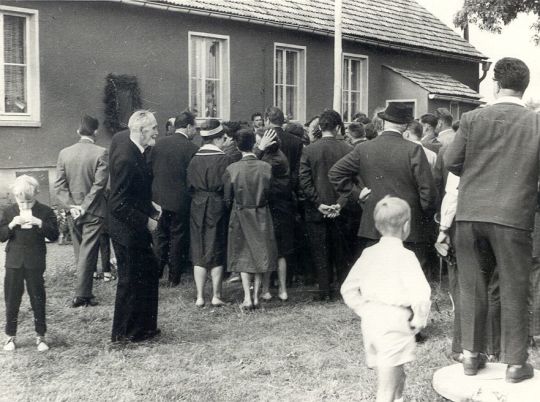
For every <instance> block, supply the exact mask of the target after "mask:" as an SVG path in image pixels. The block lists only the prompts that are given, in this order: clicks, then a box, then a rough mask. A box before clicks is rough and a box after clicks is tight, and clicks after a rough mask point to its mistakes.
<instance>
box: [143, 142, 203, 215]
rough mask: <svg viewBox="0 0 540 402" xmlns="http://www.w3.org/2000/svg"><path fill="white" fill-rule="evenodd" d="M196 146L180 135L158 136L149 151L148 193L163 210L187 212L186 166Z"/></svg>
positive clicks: (189, 199) (195, 150)
mask: <svg viewBox="0 0 540 402" xmlns="http://www.w3.org/2000/svg"><path fill="white" fill-rule="evenodd" d="M198 149H199V148H198V147H197V146H196V145H195V144H193V143H192V142H191V141H190V140H188V139H187V137H185V136H184V135H183V134H180V133H174V134H173V135H170V136H168V137H163V138H160V139H159V140H158V141H157V142H156V145H155V146H154V149H153V150H152V158H151V163H152V173H153V175H154V181H153V184H152V196H153V199H154V201H155V202H156V203H158V204H159V205H161V207H162V208H163V209H164V210H168V211H173V212H176V213H182V212H184V213H189V206H190V203H191V198H190V195H189V191H188V185H187V168H188V166H189V162H190V161H191V158H192V157H193V155H195V153H196V152H197V150H198Z"/></svg>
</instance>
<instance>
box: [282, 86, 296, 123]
mask: <svg viewBox="0 0 540 402" xmlns="http://www.w3.org/2000/svg"><path fill="white" fill-rule="evenodd" d="M286 96H287V109H286V110H285V114H286V115H287V116H288V118H289V119H295V118H296V106H297V103H298V88H297V87H286Z"/></svg>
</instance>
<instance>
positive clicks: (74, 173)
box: [54, 115, 109, 307]
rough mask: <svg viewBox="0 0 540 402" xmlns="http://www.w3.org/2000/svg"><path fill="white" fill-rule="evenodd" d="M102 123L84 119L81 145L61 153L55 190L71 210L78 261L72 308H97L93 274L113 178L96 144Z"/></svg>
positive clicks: (81, 130)
mask: <svg viewBox="0 0 540 402" xmlns="http://www.w3.org/2000/svg"><path fill="white" fill-rule="evenodd" d="M98 126H99V123H98V121H97V120H96V119H95V118H93V117H91V116H87V115H85V116H83V117H82V119H81V126H80V128H79V130H78V131H77V132H78V134H79V135H80V137H81V138H80V140H79V142H78V143H76V144H73V145H71V146H69V147H67V148H64V149H63V150H62V151H60V154H59V155H58V163H57V166H56V181H55V183H54V188H55V191H56V196H57V197H58V200H59V201H60V203H61V204H62V205H63V206H64V207H65V208H68V209H69V210H70V218H69V219H70V220H71V224H70V228H71V232H72V233H71V237H72V239H73V248H74V251H75V260H76V262H77V288H76V291H75V297H74V299H73V301H72V307H80V306H95V305H96V304H97V302H96V301H94V295H93V294H92V280H93V278H92V275H93V273H94V271H95V269H96V264H97V258H98V252H99V236H100V233H101V228H102V226H103V219H104V217H105V213H106V208H107V207H106V201H105V196H104V193H105V188H106V186H107V180H108V178H109V168H108V154H107V150H106V149H105V148H103V147H100V146H98V145H96V144H95V140H96V133H97V129H98Z"/></svg>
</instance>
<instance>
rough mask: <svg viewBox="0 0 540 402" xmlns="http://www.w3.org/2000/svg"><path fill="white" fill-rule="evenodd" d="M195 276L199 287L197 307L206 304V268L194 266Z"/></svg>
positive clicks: (196, 284)
mask: <svg viewBox="0 0 540 402" xmlns="http://www.w3.org/2000/svg"><path fill="white" fill-rule="evenodd" d="M193 276H194V278H195V286H196V288H197V301H196V302H195V305H196V306H197V307H202V306H204V284H205V283H206V268H203V267H199V266H197V265H195V266H194V267H193Z"/></svg>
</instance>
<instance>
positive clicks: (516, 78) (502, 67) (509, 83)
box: [493, 57, 530, 92]
mask: <svg viewBox="0 0 540 402" xmlns="http://www.w3.org/2000/svg"><path fill="white" fill-rule="evenodd" d="M493 72H494V78H493V79H494V80H495V81H497V82H499V85H500V86H501V88H504V89H512V90H514V91H517V92H525V90H526V89H527V87H528V86H529V81H530V71H529V67H527V65H526V64H525V63H524V62H523V61H521V60H520V59H516V58H513V57H504V58H502V59H500V60H499V61H498V62H497V63H495V69H494V70H493Z"/></svg>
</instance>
